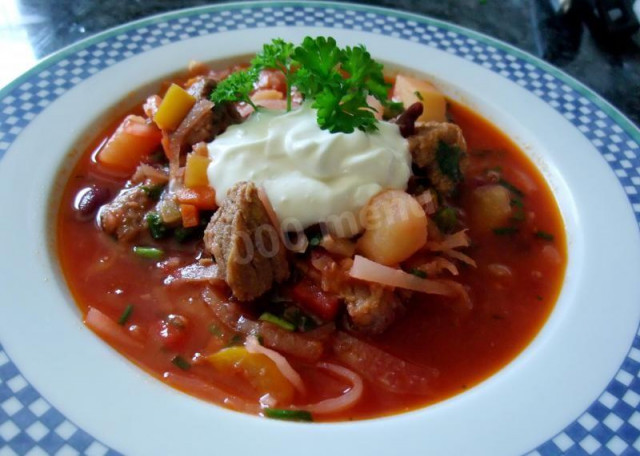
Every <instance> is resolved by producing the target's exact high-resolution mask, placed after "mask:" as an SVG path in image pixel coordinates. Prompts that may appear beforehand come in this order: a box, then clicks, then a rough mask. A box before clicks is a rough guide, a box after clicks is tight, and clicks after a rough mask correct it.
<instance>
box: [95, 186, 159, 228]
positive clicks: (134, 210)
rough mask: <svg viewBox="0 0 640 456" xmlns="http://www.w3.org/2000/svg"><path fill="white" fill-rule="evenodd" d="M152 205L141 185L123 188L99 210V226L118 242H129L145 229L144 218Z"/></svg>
mask: <svg viewBox="0 0 640 456" xmlns="http://www.w3.org/2000/svg"><path fill="white" fill-rule="evenodd" d="M152 205H153V201H152V200H151V198H149V196H148V195H147V193H146V192H145V191H144V190H143V188H142V185H136V186H135V187H131V188H125V189H124V190H122V191H121V192H120V193H119V194H118V196H116V197H115V199H114V200H113V201H111V202H110V203H108V204H105V205H104V206H102V208H101V209H100V212H99V214H98V217H99V220H100V226H101V227H102V229H103V231H104V232H106V233H108V234H111V235H113V236H115V237H116V238H117V239H118V240H119V241H131V240H133V239H134V238H135V237H136V236H137V235H138V234H139V233H140V232H141V231H143V230H145V229H146V227H147V224H146V221H145V218H144V216H145V214H146V213H147V211H148V210H149V209H150V207H151V206H152Z"/></svg>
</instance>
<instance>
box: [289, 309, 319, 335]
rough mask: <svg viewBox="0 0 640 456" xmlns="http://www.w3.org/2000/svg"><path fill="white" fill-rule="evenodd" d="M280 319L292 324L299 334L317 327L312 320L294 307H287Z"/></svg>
mask: <svg viewBox="0 0 640 456" xmlns="http://www.w3.org/2000/svg"><path fill="white" fill-rule="evenodd" d="M282 317H283V318H284V319H285V320H287V321H290V322H291V323H293V324H294V325H295V327H296V328H298V330H299V331H301V332H306V331H310V330H312V329H314V328H316V327H317V326H318V325H317V324H316V322H315V321H314V320H313V318H311V317H309V316H308V315H306V314H305V313H304V312H302V311H301V310H300V309H299V308H298V307H296V306H289V307H287V308H286V309H285V310H284V312H283V314H282Z"/></svg>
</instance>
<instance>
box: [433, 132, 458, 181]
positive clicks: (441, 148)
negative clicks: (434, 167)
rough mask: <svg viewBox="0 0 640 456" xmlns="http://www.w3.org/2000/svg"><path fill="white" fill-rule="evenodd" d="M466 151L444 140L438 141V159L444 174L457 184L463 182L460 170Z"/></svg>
mask: <svg viewBox="0 0 640 456" xmlns="http://www.w3.org/2000/svg"><path fill="white" fill-rule="evenodd" d="M463 154H464V152H462V150H460V148H459V147H457V146H451V145H449V144H447V143H446V142H444V141H440V142H439V143H438V149H437V150H436V160H437V161H438V167H439V168H440V171H441V172H442V174H444V175H445V176H447V177H448V178H449V179H451V180H452V181H453V182H454V183H455V184H457V183H459V182H462V180H463V176H462V171H460V159H461V158H462V156H463Z"/></svg>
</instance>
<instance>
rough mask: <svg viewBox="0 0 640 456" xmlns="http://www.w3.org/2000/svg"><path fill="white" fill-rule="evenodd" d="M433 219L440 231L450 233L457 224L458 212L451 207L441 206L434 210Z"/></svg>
mask: <svg viewBox="0 0 640 456" xmlns="http://www.w3.org/2000/svg"><path fill="white" fill-rule="evenodd" d="M434 220H435V222H436V225H438V228H439V229H440V231H442V232H444V233H451V232H453V231H454V230H455V229H456V227H457V226H458V213H457V212H456V210H455V209H454V208H452V207H448V206H447V207H443V208H441V209H440V210H438V212H436V214H435V216H434Z"/></svg>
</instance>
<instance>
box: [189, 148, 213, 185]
mask: <svg viewBox="0 0 640 456" xmlns="http://www.w3.org/2000/svg"><path fill="white" fill-rule="evenodd" d="M209 163H211V160H209V157H203V156H202V155H196V154H193V153H192V154H189V155H187V164H186V166H185V170H184V185H185V187H187V188H194V187H202V186H207V185H209V177H208V176H207V168H208V167H209Z"/></svg>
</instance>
